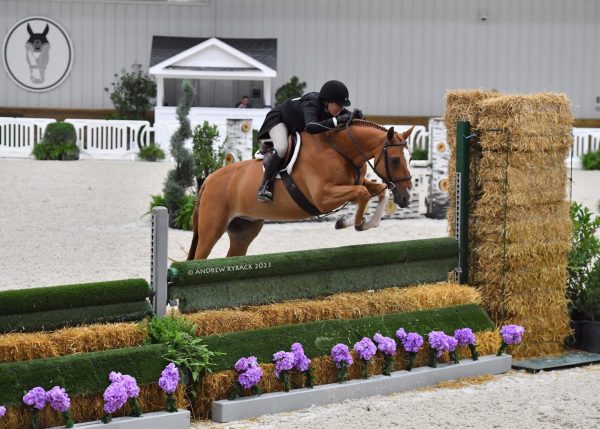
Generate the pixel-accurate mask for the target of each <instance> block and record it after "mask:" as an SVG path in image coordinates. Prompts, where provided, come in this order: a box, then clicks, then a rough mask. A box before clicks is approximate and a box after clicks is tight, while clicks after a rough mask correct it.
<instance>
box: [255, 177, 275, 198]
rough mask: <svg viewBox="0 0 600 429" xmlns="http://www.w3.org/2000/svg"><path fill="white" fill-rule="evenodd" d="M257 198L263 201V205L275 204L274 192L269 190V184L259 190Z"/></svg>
mask: <svg viewBox="0 0 600 429" xmlns="http://www.w3.org/2000/svg"><path fill="white" fill-rule="evenodd" d="M256 198H258V201H262V202H263V203H271V202H273V192H272V191H271V190H270V189H269V183H268V182H267V183H265V184H264V185H262V186H261V187H260V188H259V189H258V193H257V194H256Z"/></svg>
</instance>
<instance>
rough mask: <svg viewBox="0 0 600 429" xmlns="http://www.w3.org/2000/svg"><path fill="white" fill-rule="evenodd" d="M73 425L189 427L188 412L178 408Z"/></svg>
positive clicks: (116, 428) (94, 427) (96, 428)
mask: <svg viewBox="0 0 600 429" xmlns="http://www.w3.org/2000/svg"><path fill="white" fill-rule="evenodd" d="M73 427H74V428H85V429H150V428H160V429H189V428H190V412H189V411H188V410H178V411H177V412H174V413H168V412H166V411H159V412H156V413H148V414H142V416H141V417H115V418H113V419H112V421H111V422H110V423H107V424H104V423H102V422H101V421H95V422H87V423H78V424H76V425H75V426H73ZM59 428H64V426H57V427H55V428H53V429H59Z"/></svg>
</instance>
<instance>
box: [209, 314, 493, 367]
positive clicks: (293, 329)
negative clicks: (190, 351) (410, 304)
mask: <svg viewBox="0 0 600 429" xmlns="http://www.w3.org/2000/svg"><path fill="white" fill-rule="evenodd" d="M400 327H403V328H404V329H405V330H406V331H407V332H418V333H419V334H421V335H426V334H428V333H429V332H431V331H434V330H435V331H444V332H446V333H447V334H449V335H453V334H454V331H455V330H456V329H459V328H465V327H469V328H471V329H472V330H473V331H474V332H480V331H490V330H493V329H494V328H495V325H494V323H493V322H492V321H491V320H490V318H489V317H488V315H487V313H486V312H485V311H484V310H483V309H482V308H481V307H479V306H478V305H476V304H468V305H461V306H455V307H447V308H438V309H434V310H425V311H413V312H408V313H394V314H386V315H383V316H375V317H366V318H362V319H352V320H324V321H318V322H310V323H302V324H298V325H287V326H277V327H274V328H268V329H257V330H254V331H243V332H234V333H228V334H222V335H211V336H206V337H201V338H202V339H203V340H204V342H205V344H206V345H207V347H208V349H209V350H212V351H218V352H222V353H225V355H222V356H219V357H217V358H216V361H215V363H216V366H215V367H214V368H212V369H213V371H214V372H218V371H222V370H226V369H231V368H233V365H234V364H235V362H236V361H237V359H239V358H240V357H242V356H251V355H254V356H256V357H257V359H258V360H259V362H271V361H272V360H273V353H275V352H277V351H279V350H289V349H290V346H291V345H292V344H293V343H295V342H300V343H302V346H303V347H304V351H305V353H306V355H307V356H309V357H317V356H324V355H329V354H330V353H331V348H332V347H333V346H334V345H335V344H337V343H345V344H347V345H349V347H352V345H353V344H354V343H356V342H357V341H359V340H360V339H361V338H362V337H364V336H369V337H372V336H373V335H374V334H375V333H376V332H381V334H383V335H386V336H390V337H393V338H394V334H395V332H396V330H397V329H398V328H400Z"/></svg>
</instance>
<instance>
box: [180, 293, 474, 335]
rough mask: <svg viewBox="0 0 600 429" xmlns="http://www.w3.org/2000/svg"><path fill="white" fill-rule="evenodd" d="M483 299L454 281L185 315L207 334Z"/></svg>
mask: <svg viewBox="0 0 600 429" xmlns="http://www.w3.org/2000/svg"><path fill="white" fill-rule="evenodd" d="M480 302H481V297H480V296H479V294H478V293H477V291H475V290H474V289H473V288H472V287H469V286H466V285H456V284H452V283H434V284H423V285H419V286H413V287H407V288H387V289H382V290H378V291H371V292H346V293H339V294H335V295H332V296H329V297H326V298H320V299H312V300H296V301H287V302H282V303H276V304H268V305H260V306H250V307H240V308H236V309H225V310H208V311H202V312H199V313H191V314H184V315H182V316H183V317H184V318H186V319H188V320H190V321H192V322H194V323H195V324H196V325H197V326H198V330H197V332H196V334H197V335H198V336H205V335H214V334H222V333H227V332H237V331H249V330H253V329H259V328H267V327H273V326H282V325H291V324H298V323H306V322H314V321H319V320H332V319H358V318H362V317H369V316H377V315H384V314H390V313H402V312H408V311H419V310H430V309H434V308H444V307H452V306H458V305H465V304H479V303H480Z"/></svg>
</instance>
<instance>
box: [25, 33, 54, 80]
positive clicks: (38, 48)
mask: <svg viewBox="0 0 600 429" xmlns="http://www.w3.org/2000/svg"><path fill="white" fill-rule="evenodd" d="M49 31H50V27H49V26H48V24H46V28H44V31H42V32H41V33H34V32H33V30H32V29H31V26H30V25H29V24H27V32H28V33H29V40H27V43H25V50H26V58H27V64H28V65H29V74H30V79H31V82H33V83H42V82H44V75H45V73H46V66H47V65H48V60H49V51H50V42H48V39H47V38H46V35H47V34H48V32H49Z"/></svg>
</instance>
